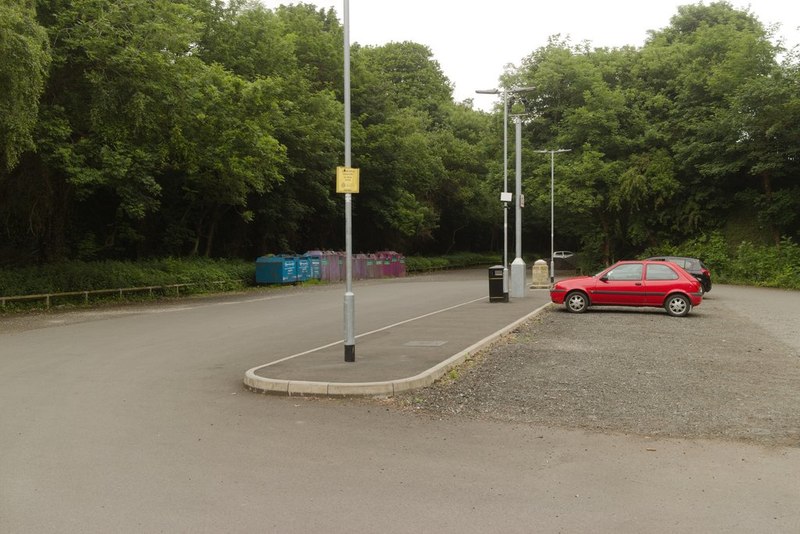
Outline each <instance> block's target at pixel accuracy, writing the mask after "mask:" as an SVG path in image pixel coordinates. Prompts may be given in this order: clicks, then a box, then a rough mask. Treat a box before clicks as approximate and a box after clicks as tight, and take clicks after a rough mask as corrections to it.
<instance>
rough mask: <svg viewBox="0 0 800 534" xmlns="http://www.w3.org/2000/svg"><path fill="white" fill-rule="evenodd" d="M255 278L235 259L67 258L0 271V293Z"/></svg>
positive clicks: (247, 265)
mask: <svg viewBox="0 0 800 534" xmlns="http://www.w3.org/2000/svg"><path fill="white" fill-rule="evenodd" d="M254 278H255V265H254V264H253V263H251V262H243V261H239V260H210V259H190V260H178V259H174V258H165V259H161V260H152V261H146V262H137V263H133V262H121V261H103V262H83V261H69V262H63V263H56V264H52V265H41V266H36V267H27V268H24V269H2V270H0V295H2V296H15V295H31V294H42V293H59V292H70V291H93V290H98V289H116V288H131V287H143V286H164V285H172V284H197V285H198V286H199V288H200V289H202V288H203V287H205V286H207V285H208V284H210V283H211V282H214V283H217V282H229V283H232V284H233V283H235V284H239V285H241V282H242V281H244V282H246V283H248V284H249V283H251V282H252V281H253V279H254Z"/></svg>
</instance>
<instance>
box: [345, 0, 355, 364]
mask: <svg viewBox="0 0 800 534" xmlns="http://www.w3.org/2000/svg"><path fill="white" fill-rule="evenodd" d="M350 137H351V132H350V1H349V0H344V166H345V167H348V168H349V167H350V166H351V164H352V161H351V155H350V152H351V145H350ZM344 219H345V224H344V227H345V252H346V264H345V272H346V282H345V293H344V361H346V362H354V361H356V338H355V307H356V306H355V295H354V294H353V195H352V194H350V193H346V194H345V195H344Z"/></svg>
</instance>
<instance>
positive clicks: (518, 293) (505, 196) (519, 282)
mask: <svg viewBox="0 0 800 534" xmlns="http://www.w3.org/2000/svg"><path fill="white" fill-rule="evenodd" d="M534 89H535V87H511V88H510V89H503V90H500V89H497V88H495V89H483V90H477V91H475V92H476V93H478V94H482V95H498V94H502V95H503V193H502V194H501V196H500V199H501V200H502V202H503V294H504V295H505V296H506V297H507V296H508V293H509V287H508V286H509V282H508V202H509V201H510V200H511V197H510V194H509V192H508V94H509V93H511V94H515V93H520V92H524V91H532V90H534ZM521 128H522V126H521V120H520V121H517V155H516V161H517V166H516V169H517V173H516V174H517V176H516V182H517V183H516V197H517V198H516V200H515V204H514V206H515V208H516V217H517V218H516V249H517V250H516V253H517V254H516V255H517V257H516V258H515V259H514V264H512V271H511V288H512V289H511V296H512V297H523V296H525V262H524V261H523V260H522V257H521V256H522V217H521V207H522V205H521V202H522V174H521V172H522V171H521V163H520V161H521V151H522V149H521V146H522V143H521V141H520V136H521V133H520V132H521ZM514 265H516V266H517V267H514ZM520 265H521V271H520Z"/></svg>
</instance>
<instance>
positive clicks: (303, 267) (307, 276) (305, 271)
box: [294, 256, 314, 282]
mask: <svg viewBox="0 0 800 534" xmlns="http://www.w3.org/2000/svg"><path fill="white" fill-rule="evenodd" d="M294 262H295V272H296V273H297V281H298V282H305V281H307V280H311V279H312V278H313V277H314V269H313V265H312V263H311V258H309V257H308V256H298V257H296V258H294Z"/></svg>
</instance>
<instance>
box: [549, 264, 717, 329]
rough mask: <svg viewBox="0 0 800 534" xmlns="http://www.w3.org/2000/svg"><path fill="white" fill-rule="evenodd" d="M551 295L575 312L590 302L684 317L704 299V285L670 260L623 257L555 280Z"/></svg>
mask: <svg viewBox="0 0 800 534" xmlns="http://www.w3.org/2000/svg"><path fill="white" fill-rule="evenodd" d="M550 299H551V300H552V301H553V302H555V303H556V304H564V305H565V306H566V308H567V311H570V312H573V313H583V312H585V311H586V310H587V308H589V306H651V307H655V308H661V307H663V308H664V309H665V310H667V313H669V314H670V315H672V316H673V317H683V316H684V315H686V314H688V313H689V311H690V310H691V309H692V307H693V306H698V305H699V304H700V303H701V302H702V301H703V287H702V286H701V284H700V282H699V281H698V280H697V279H696V278H695V277H694V276H692V275H691V274H689V273H687V272H686V271H684V270H683V269H682V268H681V267H679V266H677V265H675V264H674V263H671V262H666V261H647V260H644V261H620V262H617V263H615V264H614V265H612V266H611V267H609V268H607V269H605V270H604V271H601V272H599V273H598V274H596V275H594V276H578V277H575V278H567V279H565V280H561V281H559V282H556V283H555V284H553V286H552V287H551V288H550Z"/></svg>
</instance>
